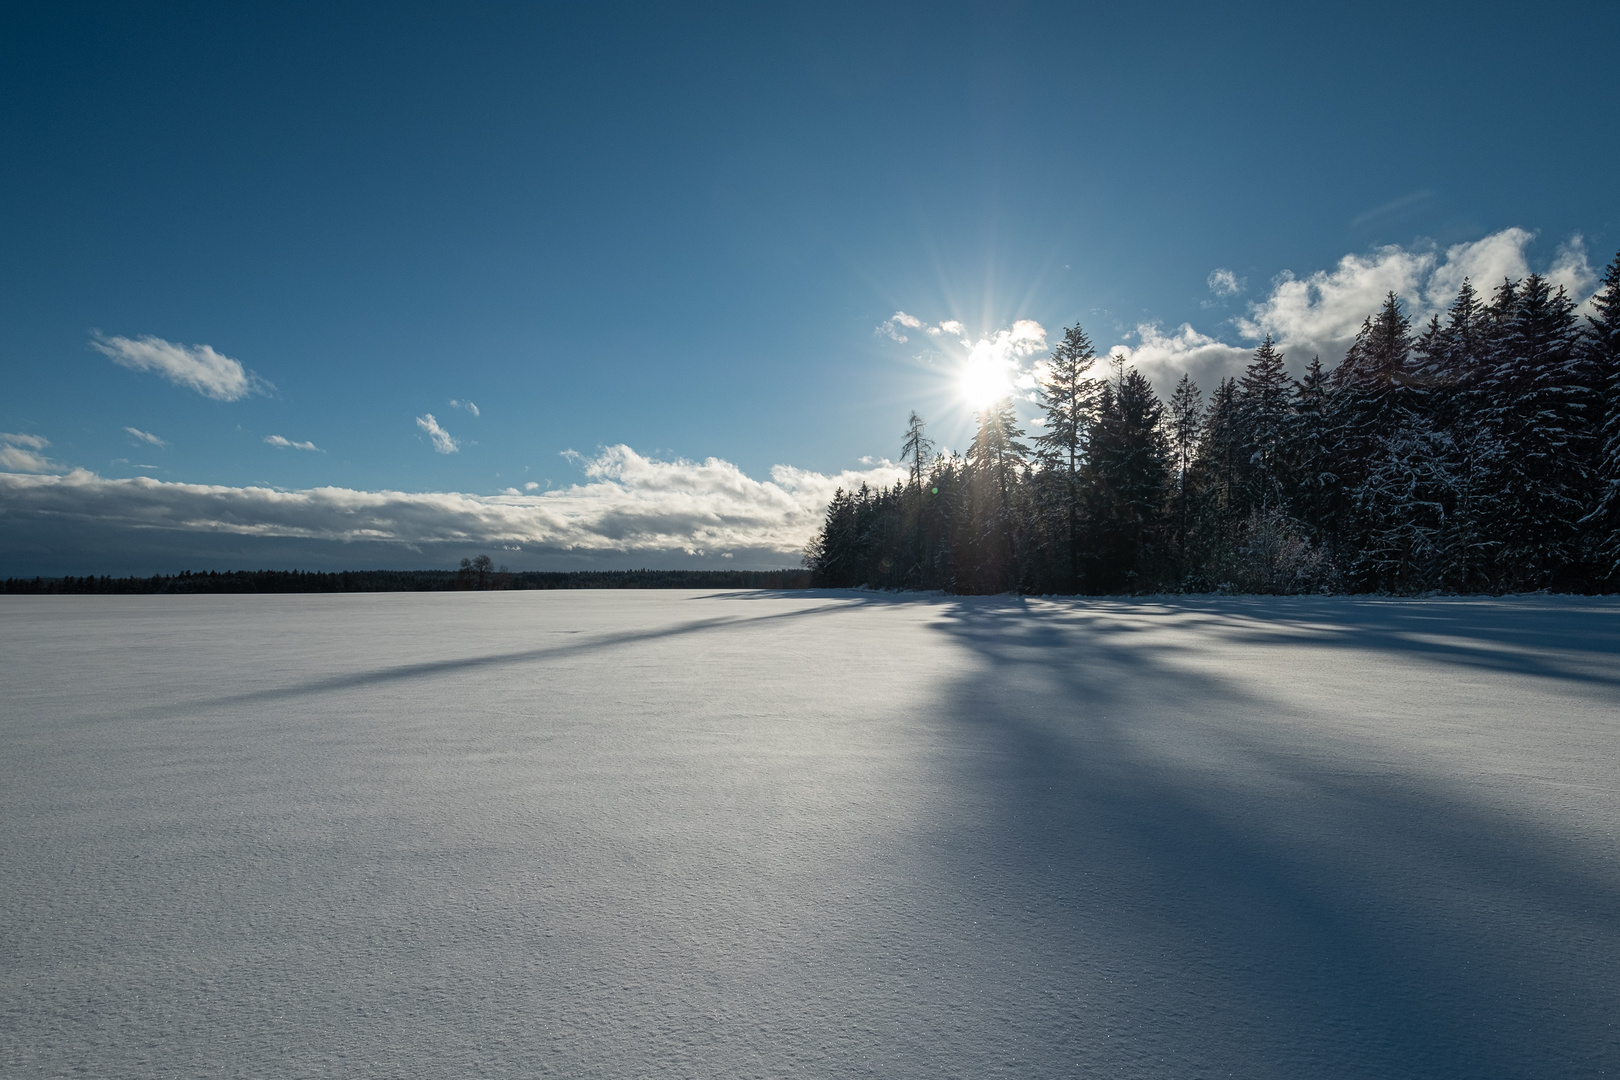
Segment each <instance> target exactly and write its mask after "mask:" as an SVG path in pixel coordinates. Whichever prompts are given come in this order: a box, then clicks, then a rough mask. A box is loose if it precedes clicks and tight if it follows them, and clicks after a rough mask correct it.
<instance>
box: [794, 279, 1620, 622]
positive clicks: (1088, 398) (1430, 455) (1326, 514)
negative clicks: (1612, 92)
mask: <svg viewBox="0 0 1620 1080" xmlns="http://www.w3.org/2000/svg"><path fill="white" fill-rule="evenodd" d="M1594 309H1595V310H1594V313H1593V314H1591V315H1589V316H1584V317H1583V316H1580V315H1578V314H1577V313H1576V310H1575V303H1574V302H1573V301H1572V300H1571V298H1570V297H1569V296H1568V295H1566V293H1565V291H1564V290H1563V289H1562V288H1561V287H1559V288H1555V287H1554V286H1553V285H1552V284H1551V283H1550V282H1549V281H1548V280H1547V279H1546V278H1543V277H1541V276H1539V275H1536V274H1532V275H1530V276H1529V277H1528V278H1525V279H1524V280H1522V281H1504V282H1503V283H1502V284H1501V285H1500V286H1499V287H1497V288H1496V289H1495V291H1494V292H1493V293H1492V294H1491V295H1490V296H1489V298H1486V297H1482V296H1480V295H1479V294H1478V293H1477V292H1476V291H1475V290H1474V288H1473V286H1472V285H1471V284H1469V283H1467V282H1464V284H1463V288H1462V291H1461V293H1460V294H1459V295H1458V297H1457V298H1456V300H1455V301H1454V302H1453V303H1452V305H1451V307H1450V310H1449V311H1448V312H1447V313H1446V314H1445V316H1444V317H1440V316H1435V317H1434V318H1433V319H1431V320H1430V322H1429V323H1428V325H1427V326H1424V327H1422V328H1421V329H1420V330H1416V331H1414V328H1413V327H1412V326H1411V324H1410V322H1409V320H1408V318H1407V316H1406V314H1405V312H1404V311H1403V308H1402V305H1401V302H1400V300H1399V299H1398V298H1397V297H1396V296H1395V294H1393V293H1391V294H1390V295H1389V297H1388V298H1387V300H1386V301H1385V303H1384V305H1383V308H1382V309H1381V310H1380V311H1379V312H1377V313H1376V314H1375V315H1372V316H1370V317H1368V318H1367V320H1366V321H1365V322H1364V323H1363V325H1362V328H1361V332H1360V333H1359V334H1358V336H1357V337H1356V340H1355V342H1354V344H1353V345H1352V346H1351V347H1350V349H1349V351H1348V353H1347V354H1346V355H1345V357H1344V360H1343V362H1342V363H1340V364H1339V365H1338V366H1337V367H1336V368H1334V369H1332V370H1324V368H1323V366H1322V364H1321V361H1320V359H1319V358H1318V359H1312V361H1311V362H1310V364H1309V365H1308V366H1307V367H1306V368H1305V370H1304V373H1303V375H1302V376H1301V377H1300V378H1299V379H1297V380H1296V379H1293V378H1291V377H1290V376H1289V374H1288V372H1287V370H1286V369H1285V367H1284V366H1283V359H1284V358H1283V355H1282V354H1281V353H1280V352H1278V350H1277V349H1276V347H1275V345H1274V343H1273V342H1272V341H1271V339H1270V338H1269V337H1268V338H1267V339H1266V340H1265V341H1264V342H1263V343H1262V344H1261V345H1260V347H1259V348H1258V349H1257V350H1255V353H1254V356H1253V359H1252V361H1251V362H1250V363H1249V365H1248V368H1247V370H1246V371H1245V372H1244V373H1243V375H1242V376H1241V377H1240V378H1237V379H1223V380H1222V381H1221V383H1220V385H1218V386H1217V387H1216V388H1215V390H1214V393H1213V395H1212V396H1211V398H1210V399H1209V401H1208V402H1207V403H1206V402H1205V400H1204V398H1203V395H1202V394H1201V393H1200V391H1199V389H1198V387H1197V386H1195V385H1194V384H1193V383H1192V381H1191V379H1190V378H1188V377H1186V376H1183V377H1182V379H1181V381H1180V382H1179V383H1178V384H1177V385H1176V386H1175V387H1174V389H1173V391H1172V392H1171V394H1170V397H1169V400H1168V401H1165V400H1162V399H1161V398H1160V397H1159V396H1158V394H1157V393H1156V392H1155V391H1154V388H1153V386H1152V385H1151V384H1150V383H1149V382H1148V380H1147V379H1146V378H1144V377H1143V376H1142V375H1141V374H1140V373H1139V372H1137V371H1134V370H1132V369H1130V368H1129V367H1127V366H1125V365H1124V364H1123V362H1122V361H1120V360H1118V359H1117V358H1116V359H1113V360H1112V361H1110V363H1109V368H1110V370H1108V372H1107V374H1106V375H1105V376H1103V377H1095V376H1093V375H1092V374H1091V373H1092V372H1093V371H1094V370H1095V364H1096V362H1097V356H1096V353H1095V351H1094V349H1093V348H1092V344H1091V342H1090V340H1089V339H1088V338H1087V336H1086V334H1085V333H1084V331H1082V330H1081V329H1080V328H1079V327H1078V326H1076V327H1072V328H1070V329H1069V330H1067V331H1066V332H1065V334H1064V337H1063V340H1062V342H1061V343H1059V344H1058V345H1057V347H1056V348H1055V349H1054V350H1053V352H1052V355H1051V357H1050V358H1049V359H1048V360H1047V363H1046V364H1045V365H1044V371H1043V373H1042V375H1043V378H1042V381H1041V382H1040V383H1039V384H1038V389H1037V400H1038V402H1039V404H1040V406H1041V409H1042V411H1043V413H1044V416H1043V418H1042V422H1041V425H1040V428H1039V434H1038V435H1037V436H1036V437H1035V438H1033V439H1032V440H1029V441H1027V442H1026V441H1025V439H1026V433H1025V432H1024V431H1023V430H1022V429H1020V427H1019V426H1018V420H1017V416H1016V414H1015V412H1014V408H1013V403H1012V401H1011V400H1010V399H1006V400H1003V401H1001V402H999V403H997V404H995V405H993V406H991V407H990V408H988V409H986V410H985V411H984V412H983V413H981V414H980V415H979V417H978V430H977V433H976V434H975V436H974V439H973V442H972V445H971V446H969V448H968V450H967V452H966V454H965V455H956V454H942V455H933V454H932V447H931V446H930V444H929V441H928V439H927V437H926V434H925V431H924V427H923V423H922V420H921V419H920V418H919V417H918V416H917V415H916V414H915V413H913V414H912V415H911V420H910V424H909V425H908V427H907V430H906V434H905V438H904V442H903V444H902V459H903V461H905V462H906V463H907V465H908V466H909V475H908V477H907V479H906V480H905V481H903V482H902V483H900V484H897V485H896V486H895V487H894V488H892V489H888V490H872V489H870V488H867V487H865V486H863V487H862V488H861V489H860V490H858V491H853V492H847V491H840V492H839V493H838V494H837V496H836V497H835V498H834V499H833V501H832V504H831V506H829V507H828V510H827V516H826V520H825V523H824V525H823V527H822V529H821V531H820V533H819V534H818V535H817V536H816V537H815V539H814V540H813V541H812V542H811V544H810V547H809V549H808V550H807V552H806V556H805V562H806V565H807V566H808V567H809V568H810V570H811V572H812V580H813V581H814V583H815V584H817V585H820V586H843V587H848V586H860V585H865V586H871V587H878V588H908V589H944V590H948V591H952V592H958V593H999V592H1008V591H1013V592H1023V593H1076V592H1078V593H1098V594H1102V593H1145V592H1161V591H1172V592H1206V591H1233V592H1254V593H1297V592H1315V591H1348V592H1390V593H1415V592H1426V591H1435V590H1439V591H1448V592H1490V593H1499V592H1513V591H1533V590H1539V589H1550V590H1556V591H1567V592H1607V591H1614V590H1615V589H1616V587H1617V586H1620V256H1616V259H1615V261H1614V262H1612V263H1611V264H1610V265H1609V266H1608V268H1607V270H1606V273H1605V276H1604V278H1603V282H1602V286H1601V290H1600V291H1599V293H1598V295H1597V297H1596V299H1595V301H1594Z"/></svg>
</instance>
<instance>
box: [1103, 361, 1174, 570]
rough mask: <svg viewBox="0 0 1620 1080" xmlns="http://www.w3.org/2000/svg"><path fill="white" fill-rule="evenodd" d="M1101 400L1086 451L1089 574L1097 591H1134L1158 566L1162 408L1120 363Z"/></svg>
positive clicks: (1163, 477) (1164, 480) (1164, 469)
mask: <svg viewBox="0 0 1620 1080" xmlns="http://www.w3.org/2000/svg"><path fill="white" fill-rule="evenodd" d="M1116 386H1117V388H1118V389H1117V390H1116ZM1100 398H1101V399H1100V401H1099V404H1098V410H1097V412H1098V419H1097V423H1096V426H1095V427H1094V429H1093V431H1092V434H1091V439H1090V444H1089V447H1088V450H1089V452H1088V454H1087V459H1088V464H1089V468H1090V473H1091V475H1090V479H1091V487H1092V498H1093V501H1094V503H1095V509H1094V511H1093V513H1092V515H1091V518H1092V529H1093V544H1092V550H1091V551H1090V552H1089V554H1090V556H1091V567H1090V570H1091V573H1090V575H1089V576H1090V578H1091V586H1092V588H1093V589H1094V590H1096V591H1100V592H1114V591H1118V590H1121V589H1132V590H1134V589H1135V588H1137V587H1138V586H1139V585H1140V584H1141V583H1142V582H1143V581H1144V580H1145V579H1152V578H1153V577H1155V575H1156V572H1157V571H1158V570H1159V569H1160V567H1159V566H1158V565H1157V562H1158V559H1159V556H1160V555H1161V552H1160V550H1159V547H1158V534H1159V531H1160V527H1161V525H1162V515H1163V511H1164V505H1165V492H1166V487H1167V484H1168V478H1169V469H1168V462H1167V457H1168V454H1167V449H1168V448H1167V444H1166V439H1165V433H1164V430H1163V420H1164V406H1163V404H1161V403H1160V401H1159V399H1158V397H1157V395H1155V394H1154V392H1153V385H1152V384H1151V383H1149V382H1148V381H1147V379H1145V378H1143V377H1142V375H1141V374H1140V373H1139V372H1136V371H1130V372H1126V371H1124V370H1123V367H1122V366H1121V367H1120V369H1119V371H1118V375H1117V378H1116V380H1115V382H1114V383H1111V384H1109V385H1105V386H1104V387H1103V389H1102V393H1101V395H1100Z"/></svg>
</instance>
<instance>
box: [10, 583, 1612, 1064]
mask: <svg viewBox="0 0 1620 1080" xmlns="http://www.w3.org/2000/svg"><path fill="white" fill-rule="evenodd" d="M1617 631H1620V606H1617V605H1616V604H1615V603H1613V602H1611V601H1607V600H1575V599H1561V598H1545V597H1542V598H1527V599H1509V600H1486V599H1478V600H1433V601H1398V602H1397V601H1379V600H1368V599H1350V598H1329V599H1297V598H1296V599H1221V600H1200V599H1187V600H1176V601H1164V602H1158V601H1141V602H1126V601H1119V602H1101V601H1070V600H1062V601H1043V600H1018V599H1012V598H1006V597H1000V598H967V599H960V598H949V597H945V598H941V597H910V598H903V597H902V598H894V597H882V596H875V595H863V594H850V593H786V594H744V593H731V594H724V593H720V594H717V593H691V592H558V593H484V594H479V593H464V594H389V595H364V596H361V595H349V596H258V597H256V596H185V597H111V596H109V597H6V598H3V599H0V632H3V640H4V641H5V643H6V644H5V650H6V662H5V664H4V665H3V666H0V702H3V706H0V820H3V822H4V830H3V833H0V837H3V839H0V886H3V889H0V896H3V905H4V906H3V909H0V910H3V913H4V918H3V920H0V950H3V952H0V956H3V962H0V1018H3V1020H0V1073H3V1074H4V1075H6V1076H18V1077H21V1076H56V1075H70V1074H71V1075H94V1076H120V1077H148V1076H186V1077H189V1076H216V1075H232V1076H234V1075H241V1076H252V1077H318V1076H332V1077H338V1076H342V1077H351V1076H373V1075H375V1076H400V1077H405V1076H409V1077H496V1076H501V1077H529V1076H598V1077H652V1076H657V1077H744V1076H770V1077H776V1076H784V1077H785V1076H804V1077H852V1076H873V1077H930V1078H932V1077H987V1076H1007V1077H1059V1076H1064V1077H1067V1076H1082V1075H1083V1076H1098V1077H1135V1076H1142V1077H1150V1076H1151V1077H1192V1076H1226V1075H1236V1076H1243V1077H1278V1078H1284V1077H1286V1078H1298V1077H1307V1076H1324V1077H1380V1078H1388V1077H1417V1076H1424V1077H1456V1076H1470V1077H1497V1076H1501V1077H1507V1076H1560V1077H1569V1076H1599V1075H1609V1074H1611V1073H1612V1072H1613V1071H1614V1070H1615V1068H1616V1067H1617V1066H1620V1027H1617V1025H1616V1021H1615V1018H1616V1017H1620V979H1617V978H1616V976H1615V973H1616V971H1620V860H1617V858H1616V856H1617V854H1620V842H1617V839H1616V838H1617V837H1620V776H1617V775H1616V773H1617V769H1616V763H1617V758H1620V710H1617V704H1620V663H1617V662H1616V661H1617V655H1616V654H1617V644H1620V632H1617ZM1605 1070H1607V1071H1605Z"/></svg>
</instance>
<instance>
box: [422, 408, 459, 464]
mask: <svg viewBox="0 0 1620 1080" xmlns="http://www.w3.org/2000/svg"><path fill="white" fill-rule="evenodd" d="M416 426H417V427H419V428H421V429H422V430H423V431H425V432H427V434H428V438H430V439H432V440H433V449H435V450H437V451H438V452H439V453H441V454H453V453H455V452H456V451H457V450H460V449H461V443H460V442H459V441H457V439H456V438H455V437H454V436H453V435H451V434H450V433H449V432H448V431H446V430H444V428H442V427H440V426H439V422H438V421H437V420H435V419H434V418H433V414H432V413H426V414H424V415H422V416H418V417H417V418H416Z"/></svg>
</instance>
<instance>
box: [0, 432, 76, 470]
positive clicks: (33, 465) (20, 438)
mask: <svg viewBox="0 0 1620 1080" xmlns="http://www.w3.org/2000/svg"><path fill="white" fill-rule="evenodd" d="M49 445H51V441H50V440H49V439H46V438H44V437H43V436H40V435H25V434H23V433H21V432H15V431H0V471H4V472H14V473H56V472H66V471H67V467H66V466H65V465H62V464H61V463H59V462H55V461H52V460H51V459H50V458H48V457H46V456H45V455H44V454H42V453H40V451H42V450H44V449H45V448H46V447H47V446H49Z"/></svg>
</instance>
